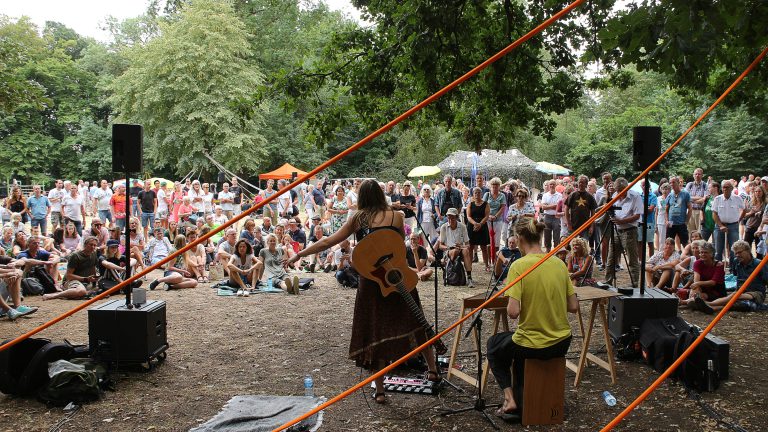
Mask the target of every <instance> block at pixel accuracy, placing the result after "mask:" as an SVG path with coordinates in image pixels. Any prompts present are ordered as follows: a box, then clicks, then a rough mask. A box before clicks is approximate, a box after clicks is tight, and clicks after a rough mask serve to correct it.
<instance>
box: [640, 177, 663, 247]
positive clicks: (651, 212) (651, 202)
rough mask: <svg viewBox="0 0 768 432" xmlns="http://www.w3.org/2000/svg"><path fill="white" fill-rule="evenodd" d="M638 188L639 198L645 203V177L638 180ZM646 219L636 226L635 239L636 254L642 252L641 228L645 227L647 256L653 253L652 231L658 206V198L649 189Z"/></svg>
mask: <svg viewBox="0 0 768 432" xmlns="http://www.w3.org/2000/svg"><path fill="white" fill-rule="evenodd" d="M639 184H640V188H641V190H642V191H643V192H641V193H640V199H641V200H643V205H645V179H643V180H640V182H639ZM648 195H649V196H648V219H646V220H642V217H641V221H640V224H639V225H638V226H637V241H638V244H637V246H638V248H639V249H638V251H637V253H638V255H641V254H642V251H643V247H645V245H643V229H645V235H646V238H645V241H646V243H648V256H652V255H653V251H654V248H653V233H654V232H655V231H656V230H655V228H656V208H657V207H658V206H659V198H658V197H657V196H656V194H654V193H652V192H650V191H649V194H648Z"/></svg>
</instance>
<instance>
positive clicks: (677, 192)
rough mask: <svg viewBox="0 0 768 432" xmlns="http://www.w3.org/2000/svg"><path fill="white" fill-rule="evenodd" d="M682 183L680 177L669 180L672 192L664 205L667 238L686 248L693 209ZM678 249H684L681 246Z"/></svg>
mask: <svg viewBox="0 0 768 432" xmlns="http://www.w3.org/2000/svg"><path fill="white" fill-rule="evenodd" d="M680 182H681V180H680V177H672V178H670V179H669V183H670V186H672V191H671V192H670V194H669V196H668V197H667V201H666V202H665V203H664V205H665V207H666V211H667V237H669V238H673V239H676V240H675V241H676V242H677V241H679V244H680V245H682V246H683V247H685V246H687V245H688V219H689V218H690V217H691V210H692V208H693V207H692V204H691V196H690V195H689V194H688V191H686V190H683V189H682V187H681V185H680ZM737 229H738V227H737ZM737 232H738V231H737ZM677 248H678V249H682V247H680V246H678V247H677Z"/></svg>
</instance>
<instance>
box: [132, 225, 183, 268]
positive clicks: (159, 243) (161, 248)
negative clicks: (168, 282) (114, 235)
mask: <svg viewBox="0 0 768 432" xmlns="http://www.w3.org/2000/svg"><path fill="white" fill-rule="evenodd" d="M163 231H164V230H163V229H162V228H155V229H154V230H153V234H154V237H152V239H151V240H150V241H149V243H147V246H146V248H145V249H144V252H145V253H146V256H147V259H148V260H149V264H150V265H152V264H156V263H158V262H160V261H162V260H164V259H165V258H166V257H168V255H170V254H171V251H173V245H172V244H171V241H170V240H168V238H167V237H165V236H164V235H163ZM119 244H120V242H118V245H119Z"/></svg>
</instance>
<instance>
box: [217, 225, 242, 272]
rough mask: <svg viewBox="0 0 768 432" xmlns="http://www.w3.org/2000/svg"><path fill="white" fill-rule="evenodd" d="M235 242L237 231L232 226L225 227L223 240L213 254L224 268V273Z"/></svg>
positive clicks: (233, 251) (233, 250)
mask: <svg viewBox="0 0 768 432" xmlns="http://www.w3.org/2000/svg"><path fill="white" fill-rule="evenodd" d="M235 243H237V231H236V230H235V229H234V228H227V232H226V234H225V235H224V240H223V241H222V242H221V243H220V244H219V248H218V249H217V250H216V256H215V258H216V260H217V261H218V262H219V263H220V264H221V266H222V267H223V268H224V271H225V274H226V268H227V264H229V258H230V257H231V256H232V254H234V253H235Z"/></svg>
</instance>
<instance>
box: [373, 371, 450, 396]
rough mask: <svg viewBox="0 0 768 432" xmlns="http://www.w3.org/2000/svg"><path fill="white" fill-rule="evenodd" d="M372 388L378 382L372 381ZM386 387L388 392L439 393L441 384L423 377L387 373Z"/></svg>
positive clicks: (385, 377)
mask: <svg viewBox="0 0 768 432" xmlns="http://www.w3.org/2000/svg"><path fill="white" fill-rule="evenodd" d="M371 388H373V389H375V388H376V384H374V383H371ZM384 389H385V390H386V391H388V392H400V393H415V394H424V395H437V393H438V390H439V384H438V383H436V382H434V381H429V380H426V379H422V378H405V377H397V376H389V375H385V376H384Z"/></svg>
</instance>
